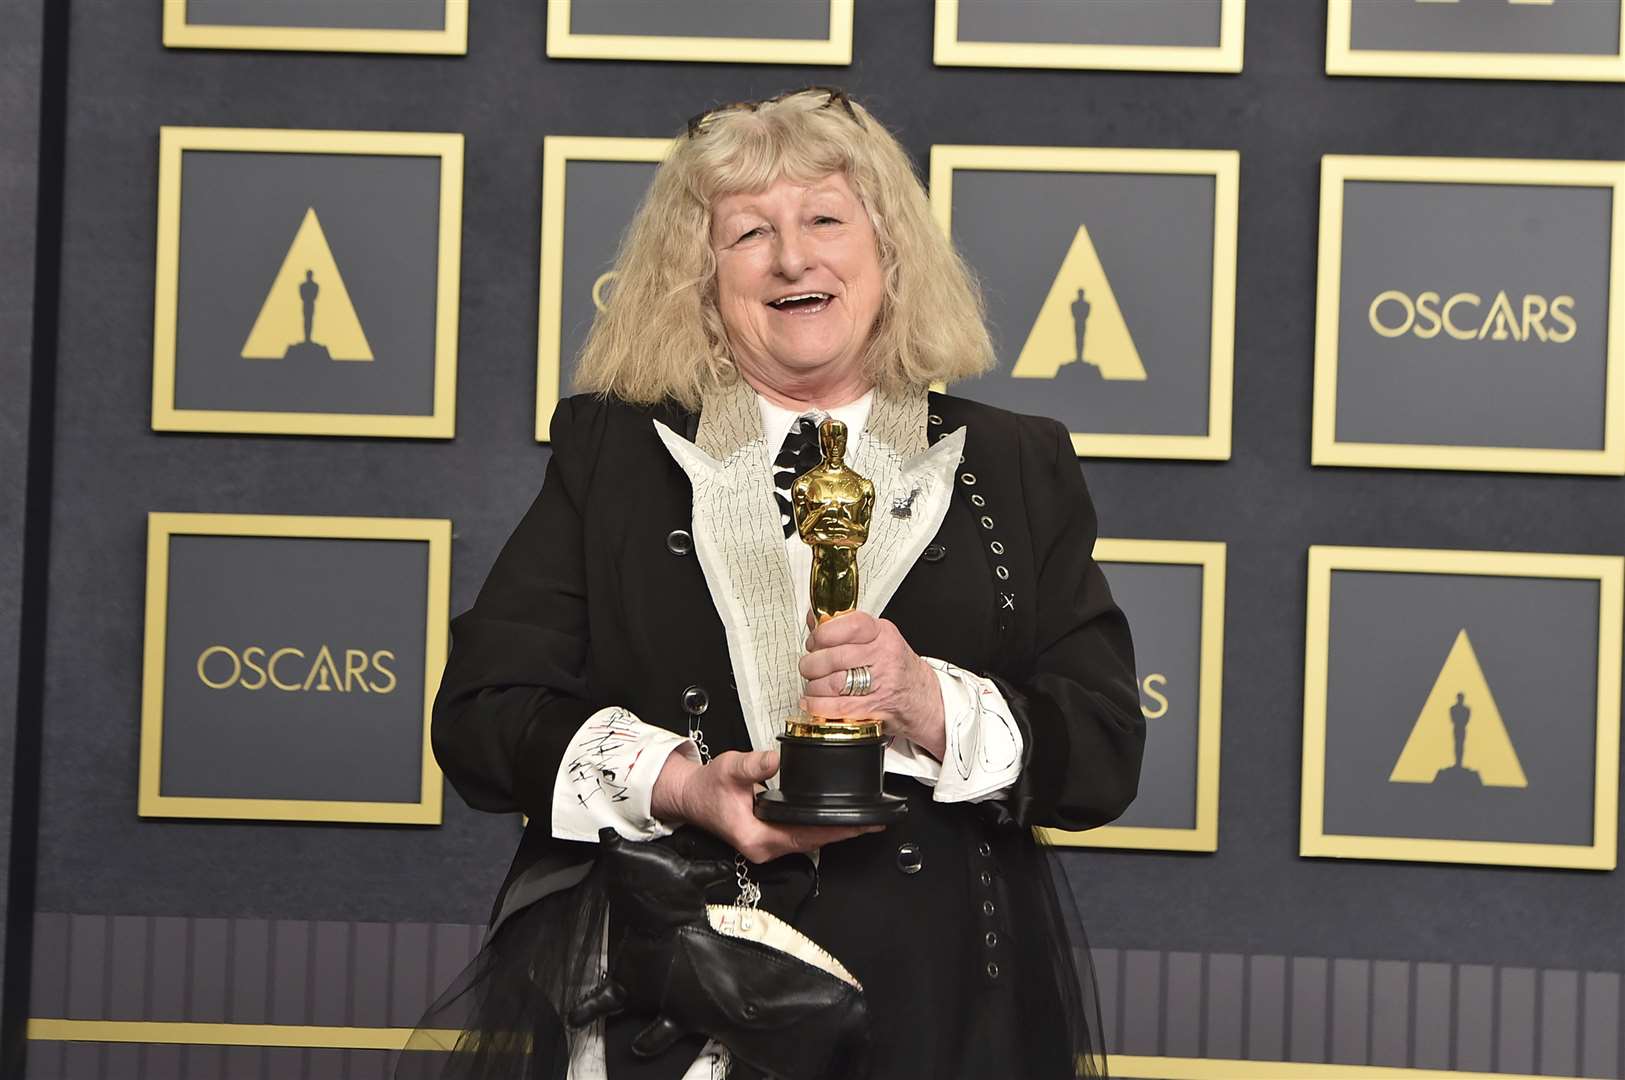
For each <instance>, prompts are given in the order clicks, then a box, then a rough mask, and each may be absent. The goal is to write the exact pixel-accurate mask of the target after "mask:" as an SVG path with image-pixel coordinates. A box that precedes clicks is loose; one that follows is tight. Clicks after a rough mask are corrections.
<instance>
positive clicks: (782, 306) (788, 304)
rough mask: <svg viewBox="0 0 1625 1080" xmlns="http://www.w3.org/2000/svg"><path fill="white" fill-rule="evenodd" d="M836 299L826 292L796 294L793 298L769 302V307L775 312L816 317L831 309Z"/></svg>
mask: <svg viewBox="0 0 1625 1080" xmlns="http://www.w3.org/2000/svg"><path fill="white" fill-rule="evenodd" d="M834 299H835V298H834V297H833V296H831V295H830V294H829V293H826V292H804V293H795V294H793V295H791V296H781V297H779V298H778V299H777V300H769V301H768V302H767V306H768V307H770V308H772V309H773V310H774V311H784V312H790V313H793V314H798V315H816V314H817V313H818V312H820V311H823V310H824V309H825V308H827V307H829V305H830V303H831V301H833V300H834Z"/></svg>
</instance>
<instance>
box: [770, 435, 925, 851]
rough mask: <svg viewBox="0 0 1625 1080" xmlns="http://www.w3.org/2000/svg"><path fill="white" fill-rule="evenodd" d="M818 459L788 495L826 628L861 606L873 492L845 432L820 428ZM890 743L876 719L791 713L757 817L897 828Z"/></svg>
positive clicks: (898, 802)
mask: <svg viewBox="0 0 1625 1080" xmlns="http://www.w3.org/2000/svg"><path fill="white" fill-rule="evenodd" d="M818 444H819V447H820V449H822V450H823V454H824V460H823V461H822V462H821V463H819V464H818V465H815V466H814V467H812V468H811V469H808V470H807V471H806V472H805V473H803V474H801V476H800V477H799V478H798V479H797V480H796V481H795V483H794V484H792V485H791V487H790V509H791V513H792V515H793V516H794V520H795V526H796V531H797V532H798V533H799V534H800V536H801V539H802V540H803V541H805V542H806V543H807V545H808V546H809V547H811V548H812V577H811V580H810V581H809V588H808V592H809V599H810V601H811V609H812V613H813V618H814V619H815V620H816V621H817V622H819V623H822V622H824V621H825V620H827V619H832V618H834V617H835V616H837V615H844V614H846V613H847V612H850V611H856V610H857V608H858V548H860V547H862V546H863V542H864V541H865V540H867V539H868V538H869V521H870V519H871V518H872V517H873V515H874V509H875V486H874V484H873V483H871V482H870V481H869V480H867V479H865V478H864V477H862V476H860V475H858V474H857V473H856V472H854V471H853V470H852V469H851V468H850V467H849V466H848V465H847V464H846V461H845V457H846V425H845V424H843V423H841V422H840V421H839V420H834V419H826V420H824V422H823V423H821V424H820V425H819V426H818ZM885 752H886V736H885V730H884V725H883V724H882V723H881V722H880V721H879V720H864V719H853V718H841V719H827V718H824V717H818V716H807V715H804V714H803V715H797V716H794V717H791V718H790V719H789V720H787V721H786V722H785V726H784V734H783V735H780V736H779V762H780V764H779V777H780V785H779V788H778V790H776V791H764V792H761V793H760V794H758V795H757V797H756V815H757V816H758V817H760V818H763V819H765V820H767V821H779V822H787V823H792V824H799V825H871V824H884V823H886V822H889V821H895V820H896V819H897V818H899V817H901V816H902V815H903V814H904V813H905V812H906V811H907V810H908V804H907V803H906V802H905V801H904V800H902V799H900V798H898V797H897V796H895V795H887V794H886V793H885V791H884V788H883V786H882V776H883V772H884V756H885Z"/></svg>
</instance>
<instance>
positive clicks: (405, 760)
mask: <svg viewBox="0 0 1625 1080" xmlns="http://www.w3.org/2000/svg"><path fill="white" fill-rule="evenodd" d="M169 565H170V577H169V609H168V610H169V616H168V623H167V624H166V627H165V656H164V672H165V675H164V680H165V681H164V739H163V763H162V773H161V777H160V780H159V790H160V792H161V793H162V794H164V795H172V796H181V795H185V796H215V797H230V798H280V799H338V800H361V801H368V802H403V803H415V802H417V801H418V799H419V797H420V796H419V791H420V788H421V784H422V769H423V766H422V760H423V680H424V677H425V670H424V656H425V638H424V633H425V631H424V613H425V611H426V610H427V606H426V605H427V604H428V572H429V546H428V544H426V543H423V542H421V541H401V540H342V539H303V538H284V537H258V536H254V537H236V536H188V535H181V536H174V537H172V538H171V540H170V549H169ZM283 649H294V650H296V651H295V652H293V653H288V654H286V655H285V656H283V658H282V659H281V660H280V661H279V662H278V663H275V664H273V663H272V662H271V661H270V659H269V658H270V657H273V656H276V655H277V654H278V653H280V652H281V650H283ZM324 649H325V650H329V651H328V652H326V653H324V652H323V650H324ZM256 650H257V651H256ZM385 651H387V652H389V653H392V654H393V656H392V657H386V656H383V655H382V653H384V652H385ZM323 656H329V657H331V661H332V662H331V664H326V663H324V662H323V660H322V657H323ZM287 687H292V688H293V689H291V690H290V689H285V688H287ZM324 691H325V692H324ZM359 761H364V762H366V768H357V767H356V762H359Z"/></svg>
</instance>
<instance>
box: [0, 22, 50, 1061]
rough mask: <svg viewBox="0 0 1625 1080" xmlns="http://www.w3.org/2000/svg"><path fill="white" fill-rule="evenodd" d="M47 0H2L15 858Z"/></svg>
mask: <svg viewBox="0 0 1625 1080" xmlns="http://www.w3.org/2000/svg"><path fill="white" fill-rule="evenodd" d="M44 10H45V5H44V2H43V0H3V2H0V26H4V27H5V32H4V33H3V34H0V148H3V150H0V463H3V464H0V867H9V866H10V864H11V851H12V837H11V824H12V775H13V769H12V762H13V754H14V752H15V747H16V734H17V649H18V645H19V644H20V636H19V631H20V629H21V626H20V618H21V613H22V588H23V504H24V499H25V486H26V483H27V478H28V467H27V466H28V432H29V416H28V411H29V390H30V387H31V386H32V382H31V379H30V365H31V362H32V357H33V336H34V234H35V226H36V215H37V213H38V209H39V208H38V180H39V134H40V133H39V124H40V88H41V55H42V54H41V47H42V24H43V14H44ZM9 882H10V879H9V876H8V878H7V885H9ZM9 892H10V890H9V888H7V887H0V972H3V971H4V970H5V966H6V961H5V956H6V945H7V940H8V935H7V929H8V926H9V923H8V918H7V916H8V912H9V911H10V910H11V909H10V903H9ZM7 986H8V983H7V981H6V980H5V979H4V977H3V975H0V1016H5V1015H7V1014H8V1010H9V1008H11V1007H12V1006H14V1005H15V1002H11V1001H8V1000H7V997H6V989H7ZM3 1067H4V1062H3V1061H0V1068H3Z"/></svg>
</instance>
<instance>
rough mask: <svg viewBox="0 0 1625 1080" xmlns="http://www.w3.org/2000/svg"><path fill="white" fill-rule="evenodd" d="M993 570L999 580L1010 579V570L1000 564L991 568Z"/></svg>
mask: <svg viewBox="0 0 1625 1080" xmlns="http://www.w3.org/2000/svg"><path fill="white" fill-rule="evenodd" d="M993 572H994V573H995V574H997V575H998V577H999V580H1000V581H1009V580H1010V571H1008V570H1006V569H1005V568H1004V567H1002V566H995V567H994V568H993Z"/></svg>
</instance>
